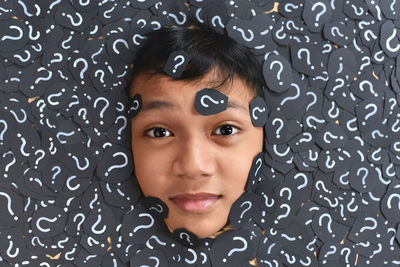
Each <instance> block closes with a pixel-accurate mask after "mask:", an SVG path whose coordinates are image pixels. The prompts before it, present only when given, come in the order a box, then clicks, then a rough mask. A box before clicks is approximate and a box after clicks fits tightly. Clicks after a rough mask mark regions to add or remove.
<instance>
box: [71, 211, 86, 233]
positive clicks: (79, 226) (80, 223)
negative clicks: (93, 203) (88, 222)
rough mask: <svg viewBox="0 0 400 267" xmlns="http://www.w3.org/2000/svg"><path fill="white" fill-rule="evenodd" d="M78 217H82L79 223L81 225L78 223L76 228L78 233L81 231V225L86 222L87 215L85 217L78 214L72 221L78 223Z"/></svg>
mask: <svg viewBox="0 0 400 267" xmlns="http://www.w3.org/2000/svg"><path fill="white" fill-rule="evenodd" d="M78 217H80V218H81V220H80V221H79V223H78V225H77V226H76V228H77V230H78V231H80V230H81V225H82V223H83V221H84V220H85V215H84V214H83V213H82V212H80V213H78V214H76V215H75V216H74V218H73V219H72V221H73V222H76V220H77V219H78Z"/></svg>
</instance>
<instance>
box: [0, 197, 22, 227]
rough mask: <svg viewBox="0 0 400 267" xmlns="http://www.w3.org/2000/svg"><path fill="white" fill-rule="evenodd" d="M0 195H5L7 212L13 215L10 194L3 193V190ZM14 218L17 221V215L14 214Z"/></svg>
mask: <svg viewBox="0 0 400 267" xmlns="http://www.w3.org/2000/svg"><path fill="white" fill-rule="evenodd" d="M0 196H3V197H5V198H6V199H7V210H8V212H9V213H10V215H11V216H14V215H15V213H14V211H13V210H12V208H11V202H12V201H11V197H10V195H8V194H7V193H5V192H0ZM14 220H15V221H17V220H18V216H14Z"/></svg>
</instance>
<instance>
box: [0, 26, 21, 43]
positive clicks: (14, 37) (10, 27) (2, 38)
mask: <svg viewBox="0 0 400 267" xmlns="http://www.w3.org/2000/svg"><path fill="white" fill-rule="evenodd" d="M9 29H10V30H17V31H18V35H17V36H10V35H4V36H3V37H1V40H2V41H5V40H13V41H17V40H19V39H21V38H22V37H23V36H24V32H23V31H22V29H21V28H20V27H18V26H16V25H10V26H9Z"/></svg>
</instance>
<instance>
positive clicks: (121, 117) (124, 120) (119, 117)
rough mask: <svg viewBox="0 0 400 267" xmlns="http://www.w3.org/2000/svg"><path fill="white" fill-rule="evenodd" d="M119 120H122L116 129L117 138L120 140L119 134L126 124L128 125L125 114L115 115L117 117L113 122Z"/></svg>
mask: <svg viewBox="0 0 400 267" xmlns="http://www.w3.org/2000/svg"><path fill="white" fill-rule="evenodd" d="M119 120H122V121H123V125H122V126H121V127H120V128H119V129H118V131H117V134H118V137H117V139H118V140H121V136H120V135H121V133H122V131H123V130H125V128H126V126H127V125H128V120H127V119H126V117H125V116H122V115H121V116H118V117H117V119H116V120H115V124H117V123H118V121H119Z"/></svg>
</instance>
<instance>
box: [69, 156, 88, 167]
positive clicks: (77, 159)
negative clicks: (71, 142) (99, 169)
mask: <svg viewBox="0 0 400 267" xmlns="http://www.w3.org/2000/svg"><path fill="white" fill-rule="evenodd" d="M68 156H70V157H72V159H73V160H74V161H75V166H76V168H77V169H78V170H80V171H84V170H86V169H87V168H89V160H88V158H87V157H85V165H84V166H83V167H82V166H81V165H80V162H79V158H78V157H77V156H75V155H72V154H71V153H68Z"/></svg>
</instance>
